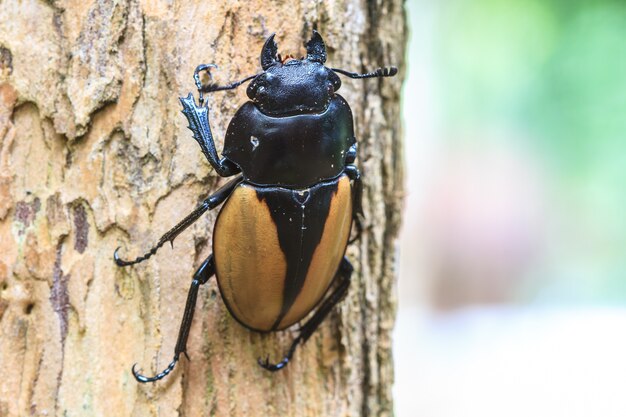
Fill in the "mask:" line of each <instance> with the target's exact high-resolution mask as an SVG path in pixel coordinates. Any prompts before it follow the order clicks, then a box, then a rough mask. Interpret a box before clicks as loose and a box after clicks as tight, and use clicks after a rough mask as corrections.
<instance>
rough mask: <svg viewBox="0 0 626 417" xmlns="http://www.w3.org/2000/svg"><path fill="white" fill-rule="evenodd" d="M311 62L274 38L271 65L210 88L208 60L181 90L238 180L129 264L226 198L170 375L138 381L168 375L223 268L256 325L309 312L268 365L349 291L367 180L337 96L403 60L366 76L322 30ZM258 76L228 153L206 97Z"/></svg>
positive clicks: (223, 283)
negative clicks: (330, 48) (334, 63)
mask: <svg viewBox="0 0 626 417" xmlns="http://www.w3.org/2000/svg"><path fill="white" fill-rule="evenodd" d="M306 51H307V55H306V57H303V58H301V59H294V58H292V57H288V58H286V59H282V58H281V57H280V55H279V54H278V53H277V52H278V47H277V45H276V42H275V40H274V34H272V35H271V36H270V37H269V38H267V40H266V41H265V44H264V45H263V49H262V51H261V67H262V68H263V71H262V72H260V73H258V74H255V75H252V76H249V77H247V78H244V79H243V80H240V81H237V82H234V83H231V84H227V85H218V84H215V83H210V84H207V85H204V84H203V83H202V82H201V81H200V74H201V73H202V72H203V71H206V72H207V74H208V76H209V77H211V73H210V70H211V69H212V68H216V66H215V65H214V64H203V65H199V66H198V67H197V68H196V70H195V71H194V80H195V84H196V87H197V88H198V93H199V105H198V104H196V101H195V99H194V98H193V96H192V94H191V93H189V95H188V96H187V97H181V98H180V102H181V104H182V106H183V114H184V115H185V116H186V118H187V120H188V121H189V129H191V131H192V132H193V137H194V139H195V140H196V141H197V142H198V144H199V145H200V148H201V149H202V153H203V154H204V156H205V157H206V158H207V159H208V161H209V163H210V164H211V166H213V168H214V169H215V171H216V172H217V173H218V174H219V175H220V176H222V177H234V178H233V179H232V180H231V181H230V182H228V183H227V184H226V185H224V186H223V187H222V188H220V189H219V190H218V191H217V192H215V193H214V194H213V195H211V196H209V197H208V198H207V199H206V200H204V201H203V202H202V204H201V205H200V206H199V207H197V208H196V209H195V210H194V211H193V212H191V213H190V214H189V215H188V216H187V217H185V218H184V219H183V220H182V221H181V222H180V223H178V224H177V225H176V226H174V228H172V229H171V230H170V231H168V232H167V233H165V234H164V235H163V236H162V237H161V238H160V239H159V241H158V242H157V243H156V245H154V246H153V247H152V248H151V249H150V250H149V251H148V252H147V253H146V254H144V255H143V256H139V257H137V258H135V259H134V260H132V261H126V260H123V259H121V258H120V257H119V255H118V250H119V248H117V249H116V250H115V253H114V259H115V262H116V263H117V265H118V266H121V267H125V266H129V265H134V264H137V263H139V262H142V261H145V260H146V259H148V258H150V257H151V256H152V255H154V254H155V253H156V251H157V250H158V249H159V248H160V247H161V246H163V245H164V244H165V243H166V242H170V243H173V241H174V239H175V238H176V237H177V236H178V235H179V234H180V233H181V232H183V231H184V230H185V229H186V228H187V227H189V226H190V225H191V224H193V223H194V222H195V221H196V220H198V218H200V216H201V215H202V214H203V213H205V212H206V211H208V210H211V209H214V208H216V207H218V206H219V205H222V204H223V206H222V208H221V210H220V212H219V214H218V216H217V220H216V222H215V226H214V231H213V254H211V255H209V257H208V258H207V259H206V260H205V261H204V262H203V263H202V264H201V265H200V267H199V268H198V270H197V271H196V272H195V274H194V276H193V280H192V282H191V288H190V289H189V293H188V295H187V302H186V305H185V311H184V313H183V319H182V323H181V326H180V330H179V334H178V340H177V342H176V347H175V350H174V358H173V360H172V362H171V363H170V364H169V366H168V367H167V368H165V370H163V371H162V372H160V373H158V374H157V375H154V376H152V377H147V376H144V375H141V374H140V373H139V372H138V371H137V370H136V369H135V365H134V366H133V368H132V372H133V375H134V376H135V378H136V379H137V381H139V382H154V381H157V380H159V379H162V378H163V377H165V376H166V375H168V374H169V373H170V372H171V371H172V370H173V369H174V366H175V365H176V363H177V362H178V360H179V358H180V356H181V355H182V354H184V355H187V353H186V345H187V337H188V336H189V330H190V327H191V322H192V319H193V315H194V308H195V304H196V298H197V295H198V288H199V286H200V285H202V284H205V283H206V282H207V281H208V280H209V278H211V277H212V276H213V275H215V277H216V279H217V283H218V287H219V290H220V293H221V295H222V299H223V300H224V303H225V305H226V307H227V309H228V311H229V312H230V314H231V315H232V316H233V317H234V318H235V319H236V320H237V321H238V322H239V323H241V324H242V325H243V326H245V327H247V328H248V329H251V330H254V331H258V332H272V331H277V330H283V329H286V328H288V327H290V326H292V325H294V324H295V323H298V322H299V321H301V320H302V319H304V318H305V317H306V316H307V315H309V313H311V312H312V311H313V310H316V311H315V312H314V313H313V314H312V316H311V318H309V320H308V321H306V323H304V324H303V325H302V326H301V328H300V329H299V332H298V335H297V336H296V338H295V339H294V340H293V342H292V343H291V346H290V348H289V350H288V351H287V353H286V355H285V357H284V358H283V359H282V360H281V361H280V362H277V363H270V361H269V358H268V359H266V360H265V361H263V360H261V359H259V360H258V362H259V365H261V366H262V367H263V368H265V369H267V370H270V371H277V370H279V369H282V368H284V367H285V366H286V365H287V364H288V363H289V361H290V360H291V358H292V356H293V354H294V351H295V349H296V347H297V346H298V345H299V344H301V343H304V342H306V340H307V339H308V338H309V337H310V336H311V335H312V334H313V332H314V331H315V330H316V329H317V328H318V326H319V325H320V323H321V322H322V321H323V320H324V319H325V318H326V316H327V315H328V313H329V312H330V311H331V310H332V308H333V307H334V306H335V305H336V304H337V303H338V302H339V301H341V299H342V298H343V297H344V296H345V295H346V293H347V291H348V286H349V284H350V277H351V274H352V270H353V268H352V265H351V264H350V262H349V261H348V259H347V258H346V257H345V256H344V255H345V250H346V247H347V245H348V243H349V239H350V231H351V228H352V224H353V223H354V224H355V226H356V235H357V237H358V235H359V233H360V229H361V228H360V221H359V216H360V215H361V214H362V210H361V190H362V183H361V177H360V174H359V170H358V169H357V167H356V165H354V162H355V160H356V156H357V144H356V139H355V137H354V130H353V119H352V111H351V110H350V106H348V103H347V102H346V101H345V100H344V98H343V97H341V96H340V95H339V94H336V91H337V90H338V89H339V87H340V86H341V80H340V78H339V76H338V75H337V74H341V75H344V76H348V77H350V78H372V77H389V76H393V75H395V74H396V73H397V72H398V70H397V68H395V67H388V68H387V67H385V68H379V69H377V70H376V71H373V72H369V73H364V74H359V73H354V72H348V71H345V70H342V69H338V68H328V67H326V66H325V65H324V63H325V62H326V46H325V44H324V41H323V40H322V37H321V36H320V34H319V33H318V32H317V31H315V30H314V31H313V35H312V37H311V39H310V40H309V41H308V42H307V43H306ZM248 81H251V82H250V84H249V85H248V88H247V95H248V97H249V98H250V101H248V102H246V103H245V104H243V105H242V106H241V107H240V108H239V109H238V110H237V112H236V113H235V116H234V117H233V119H232V120H231V122H230V124H229V126H228V129H227V131H226V137H225V140H224V149H223V152H222V157H220V156H219V155H218V153H217V150H216V148H215V143H214V141H213V135H212V133H211V128H210V126H209V119H208V113H209V110H208V106H207V104H206V103H205V102H204V97H203V94H205V93H211V92H215V91H222V90H231V89H234V88H237V87H239V86H240V85H241V84H243V83H245V82H248Z"/></svg>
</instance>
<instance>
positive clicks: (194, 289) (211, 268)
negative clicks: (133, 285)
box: [132, 254, 215, 383]
mask: <svg viewBox="0 0 626 417" xmlns="http://www.w3.org/2000/svg"><path fill="white" fill-rule="evenodd" d="M213 275H215V262H214V261H213V254H211V255H209V257H208V258H207V259H206V260H205V261H204V262H203V263H202V265H200V268H198V270H197V271H196V272H195V273H194V274H193V280H192V281H191V287H190V288H189V293H188V294H187V303H186V304H185V312H184V313H183V320H182V323H181V324H180V330H179V331H178V341H177V342H176V348H175V349H174V359H172V362H170V364H169V365H168V367H167V368H165V369H164V370H163V371H161V372H159V373H158V374H156V375H155V376H150V377H148V376H144V375H142V374H140V373H139V371H137V370H136V369H135V367H136V366H137V364H135V365H133V368H132V371H133V375H134V376H135V379H136V380H137V381H138V382H143V383H146V382H156V381H158V380H159V379H163V378H165V377H166V376H167V375H168V374H169V373H170V372H172V371H173V370H174V367H175V366H176V363H177V362H178V359H179V358H180V355H181V354H184V355H185V356H187V339H188V338H189V330H190V329H191V322H192V321H193V313H194V311H195V308H196V300H197V298H198V288H199V287H200V285H202V284H205V283H206V282H207V281H208V280H209V279H210V278H211V277H212V276H213ZM187 359H189V356H187Z"/></svg>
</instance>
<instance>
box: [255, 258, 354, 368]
mask: <svg viewBox="0 0 626 417" xmlns="http://www.w3.org/2000/svg"><path fill="white" fill-rule="evenodd" d="M352 271H354V267H353V266H352V264H351V263H350V261H349V260H348V258H346V257H345V256H344V257H343V259H342V260H341V263H340V264H339V269H338V270H337V275H336V279H337V280H338V284H337V286H336V288H335V289H334V291H333V292H332V293H331V294H330V295H329V296H328V298H326V299H325V300H324V302H323V303H322V305H321V306H320V307H319V308H318V309H317V311H316V312H315V314H314V315H313V317H311V318H310V319H309V321H307V322H306V323H305V324H304V325H303V326H302V327H301V328H300V333H299V334H298V336H297V337H296V338H295V340H294V341H293V342H292V343H291V347H290V348H289V350H288V351H287V354H286V355H285V357H284V358H283V360H281V361H280V362H278V363H276V364H272V363H270V361H269V357H268V358H267V359H265V360H262V359H261V358H259V359H258V363H259V365H261V366H262V367H263V368H265V369H267V370H268V371H279V370H281V369H283V368H284V367H285V366H287V364H288V363H289V361H290V360H291V358H292V356H293V354H294V352H295V350H296V347H298V345H299V344H301V343H304V342H306V341H307V340H308V339H309V338H310V337H311V335H312V334H313V333H314V332H315V330H317V328H318V327H319V325H320V324H321V323H322V322H323V321H324V319H325V318H326V317H327V316H328V314H329V313H330V312H331V310H332V309H333V307H334V306H335V305H337V303H339V302H340V301H341V300H342V299H343V298H344V297H345V296H346V294H347V293H348V288H349V287H350V281H351V278H352Z"/></svg>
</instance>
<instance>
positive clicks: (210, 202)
mask: <svg viewBox="0 0 626 417" xmlns="http://www.w3.org/2000/svg"><path fill="white" fill-rule="evenodd" d="M242 179H243V178H242V176H238V177H237V178H235V179H233V180H231V181H229V182H228V183H227V184H226V185H224V186H223V187H222V188H220V189H219V190H217V191H216V192H215V193H214V194H213V195H211V196H210V197H209V198H207V199H206V200H204V201H203V202H202V204H200V206H199V207H197V208H196V209H195V210H194V211H192V212H191V213H190V214H189V215H188V216H187V217H185V218H184V219H183V220H182V221H181V222H180V223H178V224H177V225H176V226H174V227H173V228H172V229H170V230H169V231H168V232H167V233H165V234H164V235H163V236H161V238H160V239H159V241H158V242H157V244H156V245H154V246H153V247H152V248H151V249H150V250H149V251H148V252H146V253H145V254H144V255H142V256H138V257H137V258H135V259H134V260H132V261H125V260H123V259H121V258H120V257H119V255H118V254H117V251H118V250H119V249H120V248H119V247H118V248H117V249H115V252H113V259H114V260H115V263H116V264H117V266H122V267H123V266H130V265H134V264H138V263H140V262H143V261H145V260H146V259H148V258H150V257H151V256H152V255H154V254H155V253H156V252H157V250H159V249H160V248H161V246H163V245H165V242H170V243H171V244H172V245H174V239H176V237H177V236H178V235H179V234H181V233H182V232H183V231H184V230H185V229H187V228H188V227H189V226H191V225H192V224H194V223H195V222H196V220H198V219H199V218H200V216H202V215H203V214H204V213H205V212H206V211H207V210H211V209H214V208H215V207H217V206H219V205H220V204H222V203H223V202H224V201H225V200H226V199H227V198H228V196H229V195H230V193H231V192H232V191H233V190H234V189H235V187H236V186H237V185H238V184H239V183H240V182H241V181H242Z"/></svg>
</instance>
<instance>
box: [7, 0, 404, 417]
mask: <svg viewBox="0 0 626 417" xmlns="http://www.w3.org/2000/svg"><path fill="white" fill-rule="evenodd" d="M314 27H316V28H317V29H318V30H319V31H320V32H321V33H322V35H323V37H324V39H325V41H326V43H327V45H328V49H329V61H328V62H329V63H331V65H332V66H334V67H339V68H345V69H349V70H357V71H362V70H366V69H367V70H372V69H375V68H377V67H378V66H380V65H384V64H386V65H393V64H395V65H398V66H400V68H401V73H400V75H399V76H397V77H395V78H391V79H390V78H387V79H384V80H380V79H373V80H366V81H361V80H349V79H345V78H344V80H343V81H344V83H343V87H342V90H341V94H342V95H344V97H346V99H347V100H348V102H349V103H350V104H351V105H352V109H353V112H354V116H355V124H356V131H357V137H358V140H359V143H360V150H359V160H358V164H359V166H360V168H361V171H362V173H363V175H364V178H365V186H366V191H365V196H364V197H365V198H364V209H365V217H366V224H365V226H366V228H365V233H364V236H363V239H362V240H361V241H360V242H359V243H358V244H356V245H354V246H353V247H351V248H350V249H349V250H348V255H349V257H350V259H351V260H352V262H353V264H354V265H355V267H356V269H357V271H356V274H355V275H354V277H353V282H352V286H351V289H350V292H349V295H348V297H347V299H346V300H345V301H344V302H343V303H342V304H341V306H340V307H339V308H337V309H335V311H334V312H333V313H332V314H331V317H330V319H329V320H327V321H326V322H325V323H324V324H323V325H322V326H321V329H320V331H318V332H317V333H316V334H315V335H314V336H313V337H312V338H311V339H310V340H309V341H308V342H307V343H306V344H305V345H304V346H303V347H301V348H299V349H298V351H297V353H296V359H295V361H293V363H292V364H290V366H289V367H288V368H287V369H286V370H285V371H282V372H279V373H269V372H266V371H264V370H262V369H261V368H259V367H258V366H257V364H256V358H257V357H259V356H264V355H266V354H269V355H270V357H271V358H273V359H278V358H280V357H281V356H282V354H283V353H284V352H285V350H286V348H287V347H288V344H289V342H290V341H291V340H292V338H293V335H294V332H293V331H286V332H282V333H275V334H269V335H260V334H257V333H253V332H250V331H248V330H246V329H244V328H242V327H241V326H240V325H238V324H237V323H236V322H235V321H234V320H233V319H232V318H231V317H230V316H229V315H228V313H227V311H226V309H225V307H224V305H223V303H222V302H221V301H220V298H219V295H218V291H217V287H216V283H215V281H214V280H212V281H211V282H210V283H209V284H207V285H205V286H204V288H202V290H201V293H200V296H199V300H198V306H197V309H196V317H195V322H194V324H193V327H192V330H191V337H190V340H189V345H188V347H189V349H188V352H189V356H190V357H191V359H192V360H191V362H189V361H186V360H182V362H181V363H180V364H179V366H178V367H177V369H176V371H175V372H174V373H173V374H172V375H170V377H169V378H167V379H166V380H164V381H162V382H161V383H157V384H148V385H139V384H137V383H136V382H135V380H134V379H133V377H132V375H131V373H130V366H131V365H132V364H133V363H135V362H138V363H139V364H140V366H141V367H142V368H143V369H144V370H145V371H146V373H149V372H154V371H156V370H161V369H162V368H163V367H165V366H166V365H167V363H168V362H169V361H170V359H171V357H172V353H173V349H174V344H175V341H176V336H177V332H178V326H179V324H180V317H181V314H182V310H183V306H184V303H185V298H186V294H187V290H188V286H189V283H190V279H191V276H192V274H193V271H194V268H197V267H198V265H199V264H200V263H201V262H202V260H204V259H205V257H206V256H207V255H208V254H209V253H210V252H211V243H210V242H211V230H212V225H213V222H214V221H215V218H216V215H217V211H213V212H210V213H208V214H207V215H205V216H204V217H203V218H201V219H200V220H199V221H198V222H197V223H196V224H195V225H194V226H193V227H192V228H191V229H189V230H188V231H187V232H185V233H184V234H183V235H181V236H180V237H179V238H178V239H177V240H176V242H175V246H174V248H173V249H170V248H169V247H164V248H163V249H161V251H160V252H159V253H158V255H157V256H155V257H153V258H152V259H150V260H149V261H148V262H145V263H143V264H141V265H138V266H136V267H132V268H125V269H121V268H116V267H115V265H114V263H113V261H112V257H111V255H112V253H113V250H114V249H115V248H116V247H117V246H122V250H123V253H125V254H128V255H129V256H130V255H138V254H140V253H143V251H144V250H145V249H147V248H148V247H149V246H150V245H151V244H152V243H154V242H155V240H156V239H157V238H158V237H159V236H160V235H161V234H162V233H163V232H165V231H166V230H167V229H168V228H170V227H171V226H173V225H174V224H175V223H176V222H177V221H178V220H180V219H181V218H182V217H183V216H184V215H186V214H187V213H188V212H190V211H191V210H192V209H193V208H194V207H195V206H196V204H197V203H198V202H199V201H201V199H202V198H203V197H204V196H206V195H208V194H209V193H210V192H211V191H213V190H215V189H216V187H217V186H218V185H220V184H222V183H224V181H223V180H221V179H218V177H217V176H216V175H215V173H214V172H213V170H212V169H211V167H210V166H209V164H208V163H207V162H206V160H205V159H204V157H203V156H202V154H201V152H200V149H199V148H198V146H197V144H196V143H195V142H194V141H193V139H192V138H191V132H189V131H188V130H187V128H186V120H185V119H184V117H183V115H181V114H180V105H179V103H178V96H181V95H186V94H187V93H188V92H189V91H193V90H194V86H193V81H192V79H191V74H192V71H193V69H194V68H195V66H196V65H197V64H199V63H205V62H214V63H216V64H218V65H219V66H220V68H219V71H216V72H215V75H216V77H217V81H220V82H228V81H233V80H237V79H240V78H243V77H244V76H247V75H250V74H253V73H255V72H257V71H258V70H259V52H260V50H261V46H262V44H263V41H264V40H265V38H266V37H267V36H268V35H269V34H270V33H271V32H277V34H278V35H277V40H278V42H279V51H280V52H282V53H283V55H284V54H286V53H292V54H294V55H299V54H302V53H303V42H304V41H305V40H307V39H308V38H309V36H310V33H311V30H312V29H313V28H314ZM405 37H406V29H405V21H404V11H403V4H402V1H401V0H379V1H368V2H365V1H351V0H336V1H333V0H322V1H304V0H301V1H297V0H283V1H272V2H265V1H249V2H242V1H226V2H222V1H212V0H194V1H181V2H168V1H162V0H155V1H139V0H118V1H94V0H81V1H75V0H59V1H48V2H45V1H41V0H23V1H19V0H0V138H1V139H2V142H1V146H0V329H1V330H0V336H1V339H0V370H1V372H2V378H0V416H26V415H57V416H105V415H106V416H131V415H132V416H157V415H159V416H172V415H184V416H209V415H211V416H212V415H218V416H358V415H362V416H387V415H391V414H392V400H391V386H392V382H393V367H392V358H391V339H390V332H391V329H392V326H393V322H394V313H395V311H394V310H395V305H394V296H393V288H394V239H395V236H396V233H397V231H398V225H399V213H400V203H401V194H402V162H401V143H400V127H399V126H400V121H399V97H400V86H401V82H402V73H403V71H402V67H403V57H404V43H405ZM209 100H210V109H211V115H210V117H211V122H212V126H213V130H214V134H215V136H216V139H217V142H218V147H221V144H222V138H223V135H224V132H225V128H226V126H227V123H228V121H229V118H230V117H232V115H233V114H234V112H235V110H236V108H237V107H238V106H239V105H240V104H242V103H243V101H244V100H245V87H244V88H240V89H239V90H237V91H232V92H225V93H215V94H213V95H212V96H211V97H210V99H209Z"/></svg>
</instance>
